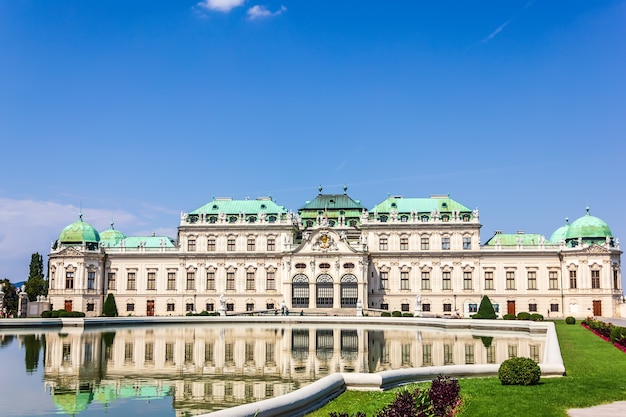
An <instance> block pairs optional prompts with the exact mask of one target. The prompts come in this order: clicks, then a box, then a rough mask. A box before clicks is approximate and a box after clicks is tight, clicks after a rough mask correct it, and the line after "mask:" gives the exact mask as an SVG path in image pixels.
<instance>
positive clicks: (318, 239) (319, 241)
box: [294, 229, 356, 253]
mask: <svg viewBox="0 0 626 417" xmlns="http://www.w3.org/2000/svg"><path fill="white" fill-rule="evenodd" d="M302 237H303V242H302V244H301V245H300V246H299V247H298V248H297V249H296V250H295V251H294V253H306V252H318V253H320V252H321V253H355V252H356V250H355V249H354V248H353V247H352V246H350V244H349V243H348V242H347V241H346V240H345V238H344V236H343V234H341V233H336V232H335V231H333V230H329V229H318V230H316V231H313V232H306V233H304V234H303V236H302Z"/></svg>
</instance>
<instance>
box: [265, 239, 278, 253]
mask: <svg viewBox="0 0 626 417" xmlns="http://www.w3.org/2000/svg"><path fill="white" fill-rule="evenodd" d="M275 250H276V239H274V238H273V237H268V238H267V251H268V252H274V251H275Z"/></svg>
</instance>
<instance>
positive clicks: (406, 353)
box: [401, 343, 411, 366]
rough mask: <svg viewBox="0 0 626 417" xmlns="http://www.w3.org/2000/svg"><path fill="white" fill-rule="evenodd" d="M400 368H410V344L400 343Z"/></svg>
mask: <svg viewBox="0 0 626 417" xmlns="http://www.w3.org/2000/svg"><path fill="white" fill-rule="evenodd" d="M401 349H402V350H401V352H402V366H411V344H410V343H402V347H401Z"/></svg>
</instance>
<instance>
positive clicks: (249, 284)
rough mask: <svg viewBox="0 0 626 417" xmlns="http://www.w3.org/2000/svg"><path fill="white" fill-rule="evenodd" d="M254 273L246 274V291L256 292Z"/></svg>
mask: <svg viewBox="0 0 626 417" xmlns="http://www.w3.org/2000/svg"><path fill="white" fill-rule="evenodd" d="M254 275H255V274H254V272H246V290H248V291H254V278H255V277H254Z"/></svg>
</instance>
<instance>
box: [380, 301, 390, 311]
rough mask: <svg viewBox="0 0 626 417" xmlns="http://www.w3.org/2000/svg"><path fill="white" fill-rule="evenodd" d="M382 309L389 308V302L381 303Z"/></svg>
mask: <svg viewBox="0 0 626 417" xmlns="http://www.w3.org/2000/svg"><path fill="white" fill-rule="evenodd" d="M380 309H381V310H389V304H387V303H381V304H380Z"/></svg>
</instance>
